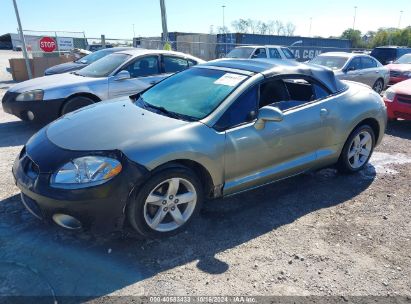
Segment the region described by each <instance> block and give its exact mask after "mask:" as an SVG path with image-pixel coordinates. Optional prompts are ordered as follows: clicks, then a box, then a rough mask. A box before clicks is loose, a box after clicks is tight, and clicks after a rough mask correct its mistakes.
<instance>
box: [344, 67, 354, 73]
mask: <svg viewBox="0 0 411 304" xmlns="http://www.w3.org/2000/svg"><path fill="white" fill-rule="evenodd" d="M351 71H355V67H353V66H352V67H348V68H346V69H345V72H346V73H347V72H351Z"/></svg>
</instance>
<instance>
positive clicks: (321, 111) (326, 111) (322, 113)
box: [320, 109, 328, 117]
mask: <svg viewBox="0 0 411 304" xmlns="http://www.w3.org/2000/svg"><path fill="white" fill-rule="evenodd" d="M327 115H328V110H327V109H321V110H320V116H321V117H324V116H327Z"/></svg>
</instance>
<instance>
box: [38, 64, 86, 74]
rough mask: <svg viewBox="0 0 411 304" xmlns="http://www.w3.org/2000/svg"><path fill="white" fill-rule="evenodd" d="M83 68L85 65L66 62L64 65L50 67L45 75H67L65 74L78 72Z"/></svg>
mask: <svg viewBox="0 0 411 304" xmlns="http://www.w3.org/2000/svg"><path fill="white" fill-rule="evenodd" d="M85 66H87V64H84V63H78V62H66V63H62V64H58V65H55V66H52V67H50V68H48V69H46V70H45V73H46V74H61V73H67V72H72V71H77V70H80V69H82V68H84V67H85Z"/></svg>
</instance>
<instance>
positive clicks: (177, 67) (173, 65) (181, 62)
mask: <svg viewBox="0 0 411 304" xmlns="http://www.w3.org/2000/svg"><path fill="white" fill-rule="evenodd" d="M163 62H164V72H166V73H176V72H180V71H182V70H185V69H187V68H188V62H187V60H186V59H184V58H179V57H173V56H163Z"/></svg>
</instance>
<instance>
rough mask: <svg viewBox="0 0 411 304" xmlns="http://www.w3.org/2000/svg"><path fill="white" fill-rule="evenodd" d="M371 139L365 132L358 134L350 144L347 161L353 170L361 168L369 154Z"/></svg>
mask: <svg viewBox="0 0 411 304" xmlns="http://www.w3.org/2000/svg"><path fill="white" fill-rule="evenodd" d="M371 149H372V137H371V135H370V133H368V132H367V131H363V132H361V133H359V134H358V135H357V136H356V137H354V139H353V141H352V142H351V147H350V149H349V151H348V157H347V158H348V161H349V163H350V165H351V167H353V168H354V169H357V168H360V167H362V166H363V165H364V164H365V163H366V162H367V161H368V157H369V156H370V154H371Z"/></svg>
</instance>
